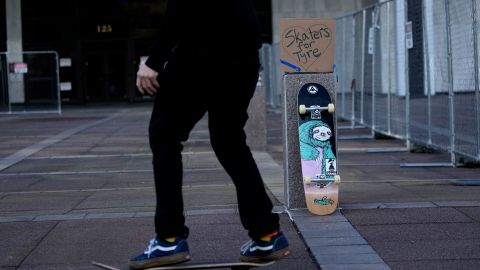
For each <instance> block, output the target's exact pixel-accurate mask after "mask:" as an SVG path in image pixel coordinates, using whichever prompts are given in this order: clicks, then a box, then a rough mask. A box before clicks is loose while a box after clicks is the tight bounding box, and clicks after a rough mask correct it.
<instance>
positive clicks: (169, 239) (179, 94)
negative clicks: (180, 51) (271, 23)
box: [130, 62, 206, 269]
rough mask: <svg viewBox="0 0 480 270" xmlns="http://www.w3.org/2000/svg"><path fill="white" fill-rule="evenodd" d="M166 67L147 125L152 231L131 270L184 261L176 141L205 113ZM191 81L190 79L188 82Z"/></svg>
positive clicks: (180, 77) (181, 77) (173, 67)
mask: <svg viewBox="0 0 480 270" xmlns="http://www.w3.org/2000/svg"><path fill="white" fill-rule="evenodd" d="M181 66H182V65H179V64H178V63H175V62H173V63H171V64H170V65H169V68H168V69H167V70H166V71H165V73H164V74H162V75H163V78H164V79H163V80H161V85H160V89H159V90H158V92H157V95H156V97H155V103H154V108H153V111H152V115H151V119H150V125H149V141H150V148H151V150H152V154H153V160H152V163H153V172H154V179H155V192H156V211H155V232H156V234H157V235H156V237H155V238H154V239H152V240H151V241H150V243H149V245H148V246H147V248H146V250H145V251H144V252H143V253H141V254H139V255H138V256H136V257H134V258H132V259H131V260H130V268H131V269H144V268H146V267H155V266H161V265H167V264H174V263H179V262H183V261H187V260H189V259H190V253H189V248H188V244H187V241H186V238H187V237H188V228H187V227H186V226H185V217H184V215H183V210H184V209H183V196H182V182H183V179H182V176H183V166H182V155H181V152H182V150H183V145H182V142H184V141H186V140H187V139H188V135H189V133H190V131H191V130H192V128H193V127H194V125H195V124H196V123H197V122H198V120H200V119H201V118H202V116H203V115H204V114H205V112H206V106H205V103H203V102H202V94H201V93H200V92H199V91H192V89H191V88H190V87H189V85H188V84H185V77H186V76H187V72H184V71H182V70H180V68H179V67H181ZM192 80H193V81H195V79H192Z"/></svg>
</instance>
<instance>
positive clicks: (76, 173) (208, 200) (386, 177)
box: [0, 104, 480, 270]
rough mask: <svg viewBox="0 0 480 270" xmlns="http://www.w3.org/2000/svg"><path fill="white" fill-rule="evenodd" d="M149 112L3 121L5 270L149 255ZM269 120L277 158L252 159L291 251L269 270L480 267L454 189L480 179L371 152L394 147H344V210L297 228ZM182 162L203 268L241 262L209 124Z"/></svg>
mask: <svg viewBox="0 0 480 270" xmlns="http://www.w3.org/2000/svg"><path fill="white" fill-rule="evenodd" d="M150 106H151V105H150V104H140V105H133V106H131V105H129V106H126V105H119V106H112V105H110V106H102V107H100V106H84V107H70V108H66V109H65V110H64V114H63V115H62V116H58V115H37V116H2V117H0V130H1V132H0V139H1V143H0V168H2V166H3V168H2V169H1V170H0V239H1V241H0V254H2V255H3V256H1V257H0V269H2V270H4V269H93V268H92V266H90V261H92V260H98V261H102V262H105V263H109V264H112V265H115V266H122V265H124V264H125V263H126V262H127V261H128V259H129V258H130V257H131V256H132V255H135V254H136V253H138V252H140V251H142V250H143V249H144V248H145V245H146V243H147V241H148V240H149V239H150V238H151V237H152V236H153V219H152V217H153V211H154V191H153V180H152V170H151V161H150V160H151V155H150V151H149V148H148V142H147V125H148V118H149V113H150ZM268 120H269V121H268V127H269V128H268V139H269V144H268V151H267V152H255V153H254V156H255V158H256V160H257V162H258V165H259V168H260V170H261V172H262V175H263V177H264V180H265V182H266V184H267V186H268V188H269V191H270V193H271V197H272V199H273V200H274V202H275V211H277V212H280V213H282V214H281V223H282V227H283V230H284V231H285V233H286V234H287V237H288V239H289V240H290V242H291V244H292V249H293V254H292V256H290V257H289V258H287V259H285V260H283V261H281V262H278V263H276V264H275V265H273V266H271V267H268V268H265V269H319V268H320V267H321V268H322V269H389V268H391V269H444V268H445V269H477V268H478V265H480V244H479V243H480V241H479V238H480V210H479V209H480V208H479V206H480V187H478V186H456V185H453V184H451V182H450V180H452V179H458V178H479V177H480V169H478V168H477V169H475V168H472V169H468V168H405V167H400V164H403V163H409V162H445V161H448V158H449V157H448V155H445V154H442V153H408V152H376V153H375V152H370V151H369V150H371V149H375V148H377V149H378V148H382V149H394V148H397V149H398V148H402V147H403V146H404V145H403V143H402V142H401V141H397V140H377V139H353V140H352V139H349V140H340V141H339V148H340V149H339V162H340V164H339V168H340V170H341V175H342V181H343V184H342V186H341V199H340V206H341V210H340V211H338V212H336V213H335V214H334V215H331V216H328V217H315V216H311V215H310V214H309V213H308V212H307V211H306V210H304V209H299V210H294V211H290V215H291V217H292V218H293V220H294V222H293V223H292V222H291V221H290V218H289V215H287V214H286V213H285V212H284V211H283V210H284V208H283V200H284V199H283V170H282V164H283V153H282V151H283V150H282V149H283V148H282V140H283V138H282V137H281V136H282V132H281V131H282V124H281V117H280V115H278V114H269V117H268ZM340 125H343V126H345V127H347V126H349V125H350V124H349V123H347V122H341V123H340ZM339 132H340V135H341V136H343V138H348V137H350V138H353V137H358V138H359V135H360V136H363V137H365V136H364V135H369V131H368V130H366V129H361V128H360V129H348V128H342V129H340V130H339ZM183 160H184V168H185V174H184V176H185V180H184V198H185V203H186V217H187V224H188V225H189V227H190V229H191V236H190V242H189V243H190V245H191V250H192V255H193V256H194V260H199V261H200V260H208V259H211V257H212V256H213V259H235V258H237V257H238V248H239V246H240V245H241V244H242V243H243V242H244V241H245V240H247V235H246V233H245V232H244V230H243V228H242V227H241V225H240V221H239V218H238V213H237V211H238V210H237V205H236V197H235V190H234V187H233V185H232V183H231V181H230V179H229V178H228V176H227V175H226V173H225V172H224V171H223V169H222V168H221V166H220V165H219V163H218V161H217V160H216V158H215V156H214V154H213V152H212V150H211V147H210V146H209V144H208V132H207V125H206V121H201V122H200V123H199V124H198V125H197V126H196V128H195V129H194V131H193V132H192V134H191V137H190V139H189V141H188V142H187V143H186V144H185V150H184V154H183Z"/></svg>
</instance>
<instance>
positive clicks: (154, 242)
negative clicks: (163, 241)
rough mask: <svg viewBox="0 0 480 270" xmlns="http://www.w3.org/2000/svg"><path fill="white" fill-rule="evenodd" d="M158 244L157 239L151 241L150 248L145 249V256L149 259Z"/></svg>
mask: <svg viewBox="0 0 480 270" xmlns="http://www.w3.org/2000/svg"><path fill="white" fill-rule="evenodd" d="M156 244H157V239H155V238H153V239H152V240H150V243H149V244H148V247H147V248H146V249H145V251H144V252H143V254H145V255H147V257H148V258H150V255H151V254H152V252H153V251H154V250H153V248H154V246H155V245H156Z"/></svg>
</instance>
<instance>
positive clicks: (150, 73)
mask: <svg viewBox="0 0 480 270" xmlns="http://www.w3.org/2000/svg"><path fill="white" fill-rule="evenodd" d="M157 76H158V72H156V71H155V70H153V69H151V68H149V67H148V66H147V65H145V64H141V65H140V68H139V69H138V72H137V88H138V91H140V93H142V95H144V94H145V93H147V94H149V95H154V94H155V93H157V89H158V88H160V85H159V84H158V82H157Z"/></svg>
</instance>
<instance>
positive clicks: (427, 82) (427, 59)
mask: <svg viewBox="0 0 480 270" xmlns="http://www.w3.org/2000/svg"><path fill="white" fill-rule="evenodd" d="M426 18H427V11H426V5H425V0H422V21H423V52H424V54H423V59H424V65H423V66H424V69H425V78H424V87H425V88H424V91H425V90H426V91H427V123H428V144H432V100H431V98H432V97H431V85H430V50H429V46H430V44H429V43H428V36H427V35H428V26H427V20H426Z"/></svg>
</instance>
